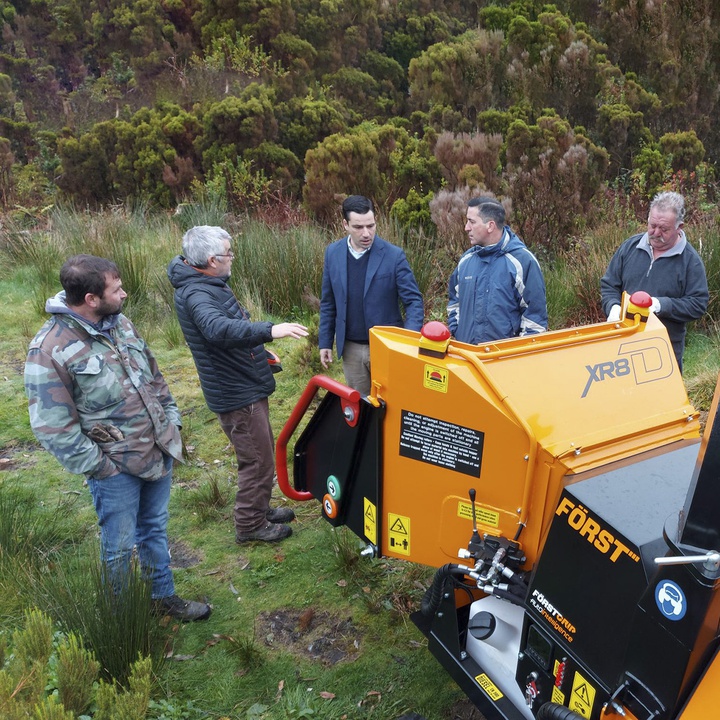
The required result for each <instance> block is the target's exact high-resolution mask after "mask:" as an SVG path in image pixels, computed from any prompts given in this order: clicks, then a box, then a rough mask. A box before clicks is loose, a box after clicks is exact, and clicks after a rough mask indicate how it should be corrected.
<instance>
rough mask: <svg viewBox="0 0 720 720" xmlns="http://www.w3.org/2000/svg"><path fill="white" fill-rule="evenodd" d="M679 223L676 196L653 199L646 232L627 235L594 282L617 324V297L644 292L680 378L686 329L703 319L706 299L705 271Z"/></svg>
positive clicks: (681, 206) (681, 209)
mask: <svg viewBox="0 0 720 720" xmlns="http://www.w3.org/2000/svg"><path fill="white" fill-rule="evenodd" d="M684 219H685V201H684V199H683V197H682V195H680V194H679V193H676V192H662V193H659V194H658V195H656V196H655V197H654V198H653V201H652V202H651V203H650V213H649V215H648V222H647V232H645V233H640V234H638V235H633V236H632V237H630V238H628V239H627V240H626V241H625V242H624V243H623V244H622V245H621V246H620V247H619V248H618V249H617V251H616V253H615V255H613V257H612V260H610V264H609V265H608V268H607V271H606V272H605V275H603V277H602V279H601V280H600V291H601V295H602V306H603V310H604V311H605V313H606V314H607V319H608V320H610V321H613V320H618V319H619V318H620V302H621V298H622V293H623V292H627V293H629V294H632V293H634V292H636V291H638V290H644V291H645V292H646V293H648V294H649V295H650V296H651V297H652V310H653V312H654V313H655V314H656V315H657V316H658V318H659V319H660V320H661V321H662V323H663V325H665V327H666V328H667V331H668V336H669V337H670V342H671V343H672V346H673V351H674V352H675V357H676V359H677V364H678V367H679V368H680V372H682V369H683V353H684V351H685V332H686V324H687V323H688V322H690V321H691V320H697V319H698V318H700V317H702V316H703V315H704V314H705V312H706V311H707V306H708V299H709V294H708V284H707V277H706V275H705V266H704V265H703V261H702V260H701V258H700V256H699V255H698V253H697V251H696V250H695V248H694V247H693V246H692V245H690V243H689V242H688V241H687V238H686V237H685V232H684V231H683V220H684Z"/></svg>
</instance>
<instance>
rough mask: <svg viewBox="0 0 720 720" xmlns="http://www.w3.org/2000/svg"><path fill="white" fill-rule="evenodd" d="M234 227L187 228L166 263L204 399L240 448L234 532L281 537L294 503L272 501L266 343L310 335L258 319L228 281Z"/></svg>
mask: <svg viewBox="0 0 720 720" xmlns="http://www.w3.org/2000/svg"><path fill="white" fill-rule="evenodd" d="M231 240H232V238H231V237H230V235H229V234H228V233H227V232H226V231H225V230H223V229H222V228H220V227H211V226H207V225H201V226H197V227H194V228H191V229H190V230H188V231H187V232H186V233H185V235H184V236H183V245H182V247H183V255H178V256H177V257H175V258H174V259H173V260H172V261H171V263H170V265H169V267H168V277H169V278H170V282H171V283H172V285H173V287H174V288H175V309H176V310H177V314H178V319H179V321H180V327H181V328H182V331H183V334H184V336H185V340H186V342H187V344H188V345H189V347H190V352H191V353H192V356H193V360H194V361H195V367H196V368H197V371H198V376H199V377H200V386H201V387H202V391H203V394H204V396H205V401H206V402H207V404H208V407H209V408H210V409H211V410H212V411H213V412H214V413H216V414H217V416H218V419H219V420H220V426H221V427H222V429H223V431H224V432H225V434H226V435H227V437H228V439H229V440H230V442H231V443H232V445H233V447H234V448H235V456H236V457H237V463H238V472H237V492H236V494H235V508H234V520H235V539H236V541H237V542H238V543H245V542H249V541H253V540H254V541H260V542H277V541H279V540H283V539H284V538H286V537H289V536H290V535H292V528H291V527H290V526H289V525H287V524H286V523H288V522H290V521H291V520H292V519H293V518H294V517H295V513H294V512H293V511H292V509H291V508H288V507H283V508H271V507H270V496H271V494H272V486H273V478H274V474H275V473H274V470H275V460H274V449H275V441H274V438H273V434H272V429H271V427H270V414H269V405H268V397H269V396H270V395H271V394H272V392H273V391H274V390H275V378H274V376H273V373H272V370H271V369H270V365H269V364H268V353H267V351H266V350H265V346H264V343H266V342H270V341H272V340H275V339H277V338H282V337H293V338H302V337H306V336H307V334H308V333H307V328H306V327H304V326H303V325H300V324H298V323H280V324H277V325H274V324H273V323H271V322H252V321H251V320H250V316H249V314H248V312H247V310H245V308H243V307H242V306H241V305H240V303H239V302H238V301H237V298H236V297H235V295H234V294H233V292H232V290H231V289H230V287H229V286H228V284H227V281H228V278H229V277H230V268H231V265H232V261H233V258H234V257H235V255H234V254H233V252H232V249H231Z"/></svg>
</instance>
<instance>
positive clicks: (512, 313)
mask: <svg viewBox="0 0 720 720" xmlns="http://www.w3.org/2000/svg"><path fill="white" fill-rule="evenodd" d="M448 296H449V302H448V327H449V328H450V332H451V333H452V334H453V335H454V336H455V338H456V339H457V340H459V341H460V342H466V343H472V344H475V345H477V344H479V343H485V342H492V341H493V340H502V339H503V338H511V337H516V336H518V335H529V334H533V333H540V332H544V331H545V330H547V326H548V320H547V303H546V300H545V280H544V279H543V274H542V270H541V269H540V264H539V263H538V261H537V259H536V258H535V256H534V255H533V254H532V253H531V252H530V251H529V250H528V249H527V246H526V245H525V243H524V242H523V241H522V240H521V239H520V238H519V237H518V236H517V235H516V234H515V233H514V232H513V231H512V230H511V229H510V228H509V227H508V226H507V225H506V226H505V228H504V233H503V236H502V239H501V240H500V242H498V243H496V244H495V245H490V246H489V247H483V246H481V245H475V246H474V247H471V248H470V249H469V250H467V251H466V252H465V253H463V255H462V257H461V258H460V261H459V262H458V265H457V267H456V268H455V270H454V271H453V273H452V275H451V276H450V283H449V287H448Z"/></svg>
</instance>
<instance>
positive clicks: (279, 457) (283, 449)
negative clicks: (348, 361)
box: [275, 375, 360, 500]
mask: <svg viewBox="0 0 720 720" xmlns="http://www.w3.org/2000/svg"><path fill="white" fill-rule="evenodd" d="M320 388H323V389H324V390H327V391H328V392H331V393H333V394H334V395H337V396H338V397H339V398H341V399H343V400H345V401H347V402H348V403H351V404H352V405H354V406H355V413H354V414H355V417H357V413H358V409H359V405H360V393H359V392H358V391H357V390H353V389H352V388H349V387H347V385H343V384H342V383H339V382H337V380H333V379H332V378H329V377H327V376H326V375H314V376H313V377H312V378H311V380H310V382H309V383H308V385H307V387H306V388H305V390H304V391H303V394H302V395H301V396H300V399H299V400H298V401H297V403H296V405H295V408H294V410H293V411H292V413H290V417H289V418H288V419H287V422H286V423H285V425H284V426H283V429H282V430H281V431H280V434H279V435H278V439H277V443H276V444H275V470H276V471H277V479H278V485H279V486H280V489H281V490H282V491H283V493H285V495H286V497H289V498H290V499H291V500H312V499H313V494H312V493H310V492H300V491H298V490H295V488H292V487H290V481H289V480H288V473H287V445H288V442H289V441H290V438H291V437H292V435H293V433H294V432H295V430H297V427H298V425H299V424H300V420H302V418H303V416H304V415H305V411H306V410H307V409H308V407H309V406H310V403H311V402H312V400H313V398H314V397H315V394H316V393H317V391H318V389H320Z"/></svg>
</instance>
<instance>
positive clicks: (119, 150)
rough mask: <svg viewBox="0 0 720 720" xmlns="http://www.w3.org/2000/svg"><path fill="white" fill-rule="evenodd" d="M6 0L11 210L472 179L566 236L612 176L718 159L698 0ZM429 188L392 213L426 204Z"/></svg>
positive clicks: (4, 142) (396, 191) (519, 216)
mask: <svg viewBox="0 0 720 720" xmlns="http://www.w3.org/2000/svg"><path fill="white" fill-rule="evenodd" d="M660 5H662V8H660ZM0 7H1V8H2V12H1V13H0V22H2V24H3V35H2V38H3V39H2V47H1V48H0V73H2V74H1V75H0V202H1V203H2V205H3V206H4V207H5V208H6V209H9V208H13V207H14V206H16V205H18V204H20V205H25V206H29V207H30V208H31V209H32V208H33V207H40V206H42V205H44V204H48V203H51V202H53V201H55V199H56V196H57V195H58V193H59V196H60V197H62V198H64V199H66V200H71V201H73V202H75V203H78V204H80V205H83V206H84V205H87V206H90V207H98V206H102V205H107V204H110V203H115V202H118V201H120V202H125V201H127V200H134V201H141V202H146V203H151V204H152V205H153V206H157V207H161V208H171V207H174V206H175V205H177V204H178V203H179V202H183V201H188V200H194V199H198V198H202V197H205V196H207V195H208V194H210V195H215V196H218V195H219V196H222V198H223V200H224V201H228V202H229V203H230V204H231V206H232V207H234V208H235V209H242V210H253V209H254V208H255V207H257V206H258V205H262V203H263V198H264V197H266V196H267V194H268V193H275V194H278V193H279V194H280V195H281V196H282V197H283V198H285V199H287V200H290V201H294V202H299V201H300V200H301V199H302V200H304V202H305V205H306V208H307V209H308V210H309V211H310V212H311V213H312V214H313V215H314V216H315V217H316V218H317V219H320V220H323V221H326V220H328V219H330V218H334V217H335V216H336V214H337V208H336V205H337V197H338V196H341V195H343V194H347V193H350V192H363V193H365V194H368V195H371V196H372V197H373V198H374V199H375V200H376V201H377V202H378V204H379V205H380V206H381V207H384V208H386V209H388V210H389V209H390V208H391V207H392V206H393V205H394V203H396V202H400V203H404V202H406V200H407V198H409V197H410V196H411V195H412V197H415V198H417V197H420V198H427V197H428V195H433V194H437V193H439V192H441V191H446V192H454V191H457V190H459V189H460V188H463V187H470V188H471V189H475V190H476V191H482V190H488V191H491V192H493V193H495V194H497V195H498V196H501V197H503V198H504V199H505V200H507V201H508V203H509V204H510V205H512V207H513V209H514V212H515V218H516V221H517V224H518V226H519V228H520V230H521V231H522V232H523V233H524V235H525V238H526V239H527V240H528V241H529V242H530V243H535V244H543V245H548V244H549V245H554V244H555V243H557V244H558V246H559V247H558V248H553V251H555V250H560V249H562V248H567V247H570V246H571V245H572V242H573V238H577V237H578V236H579V235H580V234H581V233H582V231H583V228H585V227H588V226H590V225H591V224H592V223H593V222H594V221H595V218H596V217H598V216H599V214H600V213H599V211H600V210H601V209H602V200H601V198H602V193H601V191H604V189H605V188H607V187H611V188H613V187H615V188H619V189H621V190H622V191H624V192H625V193H627V194H629V195H637V196H638V198H639V199H640V200H641V201H643V200H646V199H647V197H648V196H649V195H652V194H653V193H654V192H655V191H656V190H657V189H658V188H660V187H661V186H662V185H663V184H665V183H668V182H670V181H671V178H672V173H678V172H679V173H683V174H684V175H685V176H690V175H691V174H692V173H695V174H696V176H697V175H698V174H700V173H702V174H703V178H704V181H705V183H706V184H707V183H710V182H711V181H712V180H713V177H714V165H715V163H716V162H717V161H718V159H720V134H719V132H718V129H717V124H716V123H713V122H711V121H710V119H709V118H711V117H712V116H713V114H714V113H715V112H716V110H717V106H718V102H720V92H719V91H717V88H718V87H720V83H718V78H719V73H720V71H719V69H718V64H719V61H720V44H719V43H718V42H717V37H716V34H715V33H714V32H713V27H714V25H713V21H714V20H717V19H718V18H717V17H714V16H715V15H716V14H717V13H719V12H720V10H718V9H717V8H716V7H715V6H711V7H708V6H707V3H699V2H697V3H682V4H680V5H677V4H676V5H672V4H671V5H667V4H656V5H652V4H651V5H647V6H643V7H642V8H640V7H638V6H637V3H632V2H629V1H626V0H618V1H617V2H613V3H610V4H607V5H603V6H602V7H598V8H594V9H593V10H589V9H588V7H587V5H586V4H583V3H577V2H573V1H572V0H566V1H565V2H559V3H558V4H557V6H546V5H544V4H542V3H541V2H540V1H539V0H516V1H515V2H509V3H505V2H503V3H496V2H481V3H479V4H478V5H467V4H466V3H458V2H455V1H454V0H441V2H440V3H439V4H438V3H433V4H432V6H430V5H429V4H427V3H425V2H424V1H423V0H412V1H411V0H406V1H405V2H399V3H392V4H384V3H380V2H379V0H363V2H355V1H354V0H353V1H347V2H343V1H341V2H333V3H324V2H319V0H278V1H277V2H273V3H269V4H268V3H265V4H261V5H258V4H257V3H251V2H241V3H235V4H232V3H230V4H228V3H224V2H217V0H175V1H174V2H172V3H167V2H163V3H161V2H159V0H143V1H142V2H139V1H132V2H120V1H119V0H112V2H103V3H99V2H97V1H96V0H90V1H89V2H86V3H79V2H77V0H53V2H52V3H51V2H50V1H49V0H37V2H33V3H31V4H23V5H20V6H18V5H17V4H15V5H10V4H7V3H2V4H1V5H0ZM593 7H594V6H593ZM669 29H672V32H671V33H670V32H669ZM666 30H667V31H668V32H669V34H668V38H671V39H672V40H670V39H669V40H668V42H663V43H657V42H654V41H652V40H651V37H654V33H656V32H664V31H666ZM681 39H684V40H681ZM712 88H715V90H712ZM678 108H682V112H678ZM461 146H462V148H463V149H462V150H461ZM481 148H483V149H481ZM709 199H711V200H712V199H714V196H712V195H710V196H709ZM428 202H429V200H423V203H424V205H425V209H422V208H418V210H419V215H418V214H417V213H416V212H413V213H407V212H405V211H403V212H400V213H399V214H397V215H396V217H397V218H398V219H400V218H404V219H403V220H402V221H403V222H409V223H412V222H413V218H415V217H422V218H424V219H426V218H427V214H428V213H427V203H428ZM413 203H414V204H415V205H417V202H416V201H413ZM398 208H399V209H400V208H402V205H400V206H398ZM423 222H424V220H423ZM425 229H426V231H427V230H428V228H427V227H426V228H425Z"/></svg>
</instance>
